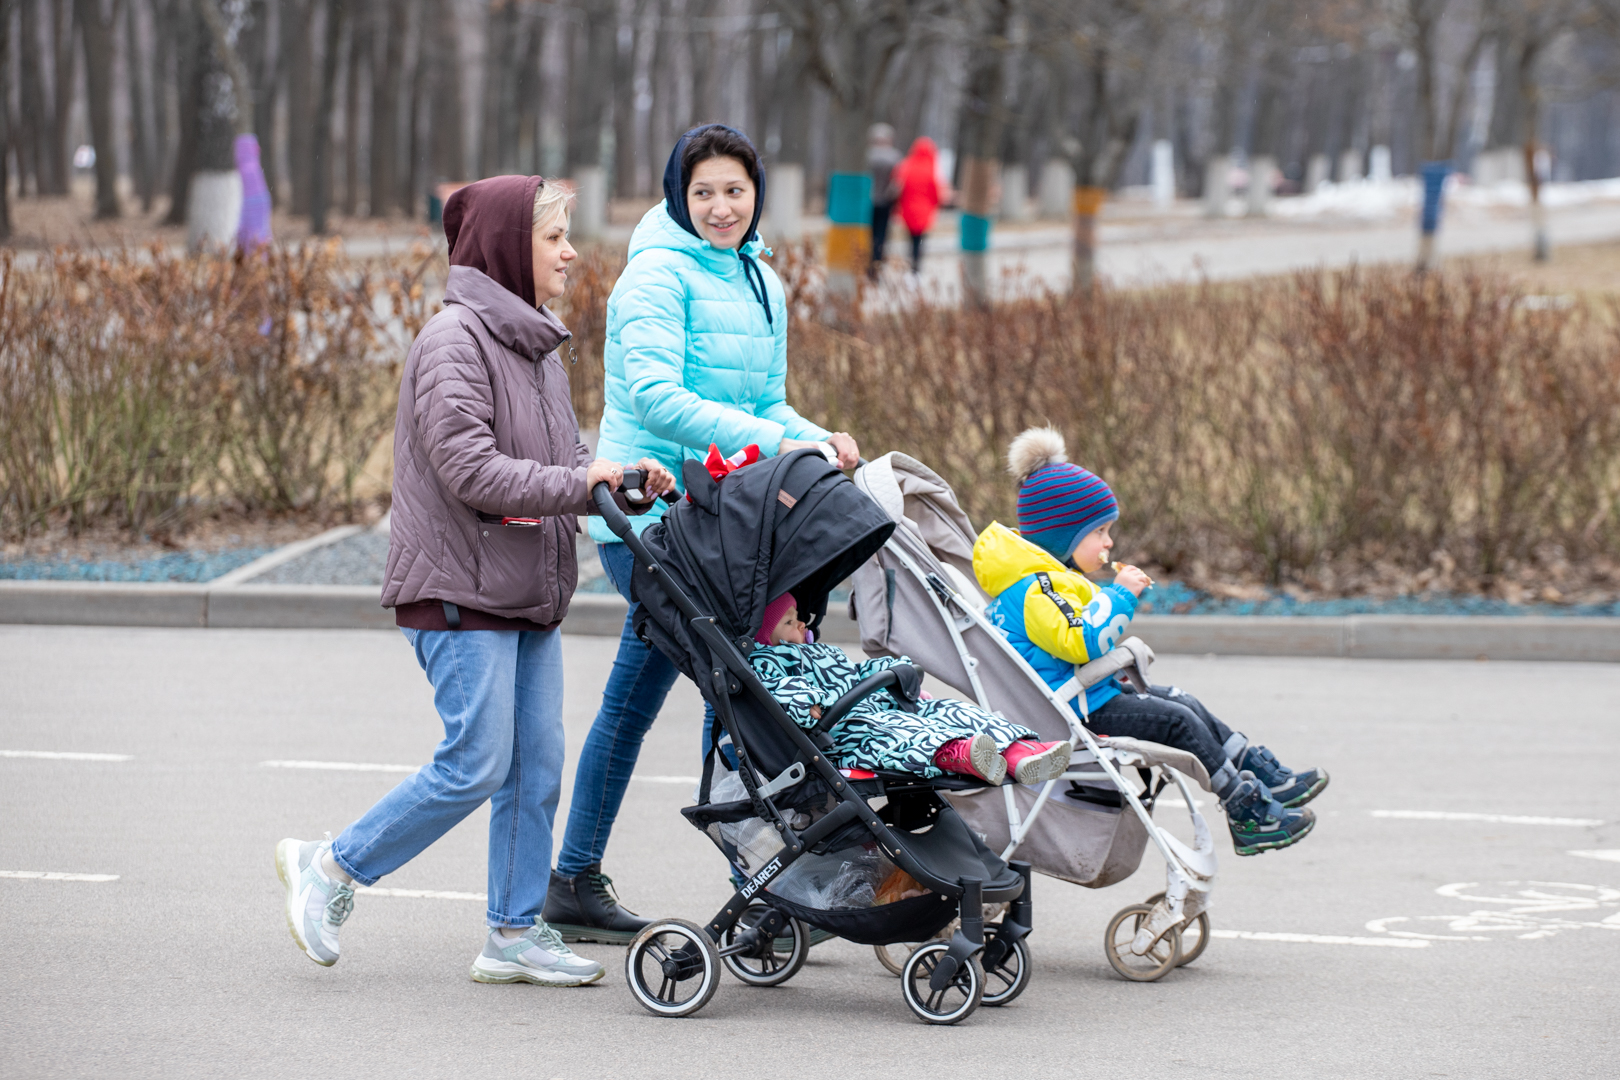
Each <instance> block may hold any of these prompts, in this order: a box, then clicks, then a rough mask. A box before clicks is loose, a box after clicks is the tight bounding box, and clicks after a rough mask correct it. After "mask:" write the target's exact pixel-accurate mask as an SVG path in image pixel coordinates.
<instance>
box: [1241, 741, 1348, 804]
mask: <svg viewBox="0 0 1620 1080" xmlns="http://www.w3.org/2000/svg"><path fill="white" fill-rule="evenodd" d="M1237 767H1238V768H1239V769H1247V770H1248V771H1249V772H1252V773H1254V775H1255V778H1256V779H1257V780H1259V781H1260V782H1261V783H1262V784H1264V785H1266V787H1268V788H1270V789H1271V797H1272V798H1274V799H1276V800H1277V801H1278V802H1280V803H1282V804H1283V805H1284V806H1285V807H1287V808H1288V809H1290V810H1292V809H1294V808H1296V807H1300V806H1304V805H1305V804H1306V803H1308V802H1310V801H1311V800H1312V799H1314V798H1316V797H1317V796H1318V795H1320V794H1322V792H1323V791H1324V790H1326V788H1327V786H1328V774H1327V771H1326V770H1325V769H1305V770H1304V771H1302V772H1295V771H1294V770H1293V769H1290V768H1289V767H1288V766H1286V765H1284V764H1283V763H1282V762H1280V761H1278V760H1277V755H1276V754H1273V753H1272V752H1271V751H1270V750H1267V749H1266V748H1265V747H1263V746H1255V745H1254V744H1252V743H1251V744H1250V745H1249V746H1248V747H1247V748H1246V749H1245V750H1244V751H1243V757H1242V759H1241V760H1239V761H1238V762H1237Z"/></svg>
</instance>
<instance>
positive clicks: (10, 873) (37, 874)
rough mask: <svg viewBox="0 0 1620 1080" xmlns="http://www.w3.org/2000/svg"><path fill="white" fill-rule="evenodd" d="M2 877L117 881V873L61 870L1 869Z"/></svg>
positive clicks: (39, 879) (42, 879)
mask: <svg viewBox="0 0 1620 1080" xmlns="http://www.w3.org/2000/svg"><path fill="white" fill-rule="evenodd" d="M0 878H25V879H27V880H30V881H117V880H118V875H117V874H64V873H63V872H61V871H60V870H0Z"/></svg>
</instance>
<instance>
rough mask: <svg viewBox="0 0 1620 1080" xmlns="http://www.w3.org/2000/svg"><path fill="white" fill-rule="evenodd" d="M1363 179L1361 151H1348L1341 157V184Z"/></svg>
mask: <svg viewBox="0 0 1620 1080" xmlns="http://www.w3.org/2000/svg"><path fill="white" fill-rule="evenodd" d="M1360 179H1361V151H1360V150H1353V149H1352V150H1346V151H1345V152H1344V153H1342V154H1340V155H1339V183H1341V184H1348V183H1350V181H1352V180H1360Z"/></svg>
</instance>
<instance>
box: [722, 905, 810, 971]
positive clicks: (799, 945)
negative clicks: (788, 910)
mask: <svg viewBox="0 0 1620 1080" xmlns="http://www.w3.org/2000/svg"><path fill="white" fill-rule="evenodd" d="M769 911H770V908H769V907H768V906H766V904H765V902H764V901H763V900H755V901H754V902H753V903H751V904H749V905H748V906H747V907H746V908H744V909H743V913H742V916H741V917H740V918H738V920H737V922H736V924H735V925H733V926H732V927H731V929H729V930H727V931H726V932H725V935H724V937H723V938H722V939H721V942H720V944H721V945H722V946H730V945H733V944H734V943H735V942H736V940H737V937H738V935H739V933H741V931H743V930H747V929H748V928H749V927H753V926H758V925H759V922H760V920H761V919H763V918H765V915H766V913H767V912H769ZM784 945H785V946H786V947H785V948H784ZM809 955H810V928H809V927H808V926H806V925H805V924H804V923H802V922H800V921H799V920H798V919H789V920H787V925H786V926H785V927H783V930H782V933H780V934H779V935H777V936H776V937H775V938H773V939H771V940H770V941H769V942H767V943H765V944H764V948H763V955H757V956H749V955H747V954H746V953H732V954H730V955H728V956H723V957H721V961H722V962H723V963H724V964H725V965H726V970H727V971H729V972H731V973H732V974H733V975H735V976H737V978H738V979H740V980H742V981H743V982H745V983H747V984H748V985H749V986H779V985H781V984H782V983H785V982H787V981H788V980H789V979H791V978H793V976H795V975H797V974H798V973H799V969H800V968H802V967H804V961H805V958H806V957H808V956H809Z"/></svg>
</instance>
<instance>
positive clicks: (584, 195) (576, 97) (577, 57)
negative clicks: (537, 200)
mask: <svg viewBox="0 0 1620 1080" xmlns="http://www.w3.org/2000/svg"><path fill="white" fill-rule="evenodd" d="M616 22H617V19H616V12H615V11H614V5H613V3H612V0H592V2H591V3H590V4H589V5H588V6H587V7H586V9H585V18H584V22H583V23H582V24H580V25H579V27H578V30H577V33H576V37H575V41H574V48H573V50H572V53H571V55H570V56H569V72H568V173H569V175H570V176H572V177H573V179H574V184H575V188H576V190H577V193H578V194H577V198H576V200H575V203H574V219H573V227H574V233H575V235H577V236H579V237H580V238H581V239H585V240H594V239H596V238H598V237H599V236H601V235H602V229H603V226H604V225H605V224H606V223H607V173H606V170H605V169H604V168H603V167H602V127H603V124H605V123H606V122H607V118H608V111H609V103H610V101H611V99H610V97H609V92H610V87H609V85H608V80H607V79H603V78H601V77H600V74H599V73H600V72H604V71H612V70H613V62H614V53H615V51H616V46H615V43H614V37H615V34H616V31H617V27H616V25H615V24H616ZM693 36H698V37H701V36H702V34H701V33H700V32H698V31H695V30H694V31H693Z"/></svg>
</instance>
